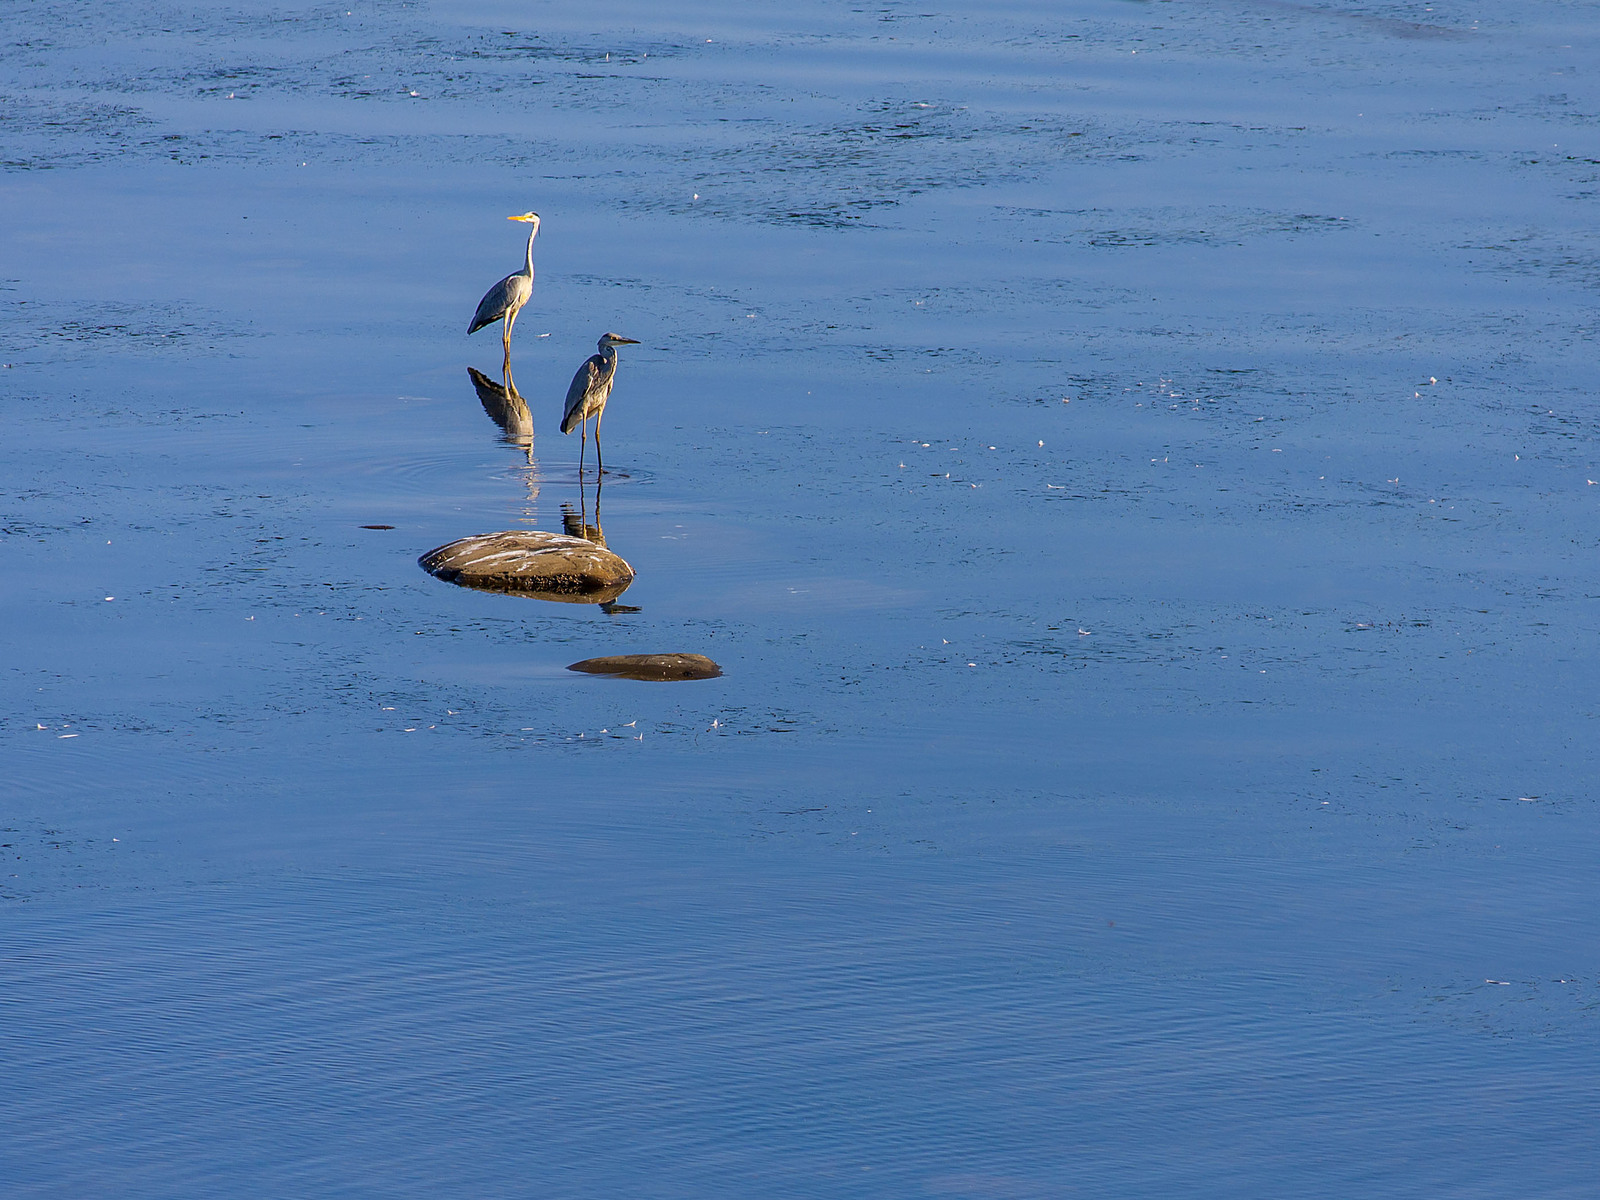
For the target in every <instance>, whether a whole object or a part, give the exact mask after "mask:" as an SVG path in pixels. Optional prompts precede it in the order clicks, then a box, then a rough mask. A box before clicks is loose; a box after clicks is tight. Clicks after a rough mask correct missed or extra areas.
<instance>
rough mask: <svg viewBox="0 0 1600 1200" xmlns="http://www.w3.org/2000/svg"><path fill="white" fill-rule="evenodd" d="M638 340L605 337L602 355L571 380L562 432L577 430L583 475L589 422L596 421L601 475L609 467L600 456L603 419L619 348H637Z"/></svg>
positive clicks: (596, 458)
mask: <svg viewBox="0 0 1600 1200" xmlns="http://www.w3.org/2000/svg"><path fill="white" fill-rule="evenodd" d="M638 344H639V342H638V340H637V339H635V338H625V337H623V336H622V335H621V334H618V333H607V334H603V335H602V336H601V338H600V352H599V353H598V354H591V355H590V356H589V359H588V361H587V362H585V363H584V364H583V366H581V367H579V368H578V373H577V374H576V375H574V376H573V377H572V386H571V387H569V388H568V389H567V411H566V412H565V413H563V414H562V416H561V432H562V433H571V432H572V431H573V430H574V429H576V430H578V431H579V433H578V437H579V439H580V440H579V442H578V473H579V474H580V475H581V474H583V451H584V446H585V445H586V443H587V441H588V437H589V426H588V421H589V418H590V417H593V418H594V461H595V463H596V464H597V465H598V467H599V469H600V471H601V473H604V472H605V469H606V464H605V462H604V461H603V460H602V459H601V457H600V418H601V417H603V416H604V415H605V411H606V401H607V400H609V399H610V398H611V385H612V383H613V382H614V381H615V380H616V378H617V347H618V346H637V345H638Z"/></svg>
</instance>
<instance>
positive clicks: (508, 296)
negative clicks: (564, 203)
mask: <svg viewBox="0 0 1600 1200" xmlns="http://www.w3.org/2000/svg"><path fill="white" fill-rule="evenodd" d="M506 220H508V221H523V222H526V223H527V224H528V225H529V226H531V228H530V229H529V230H528V260H527V263H526V264H525V265H524V266H523V268H522V270H520V271H517V272H516V273H515V274H512V275H507V276H506V277H505V278H504V279H502V280H501V281H500V282H499V283H497V284H495V285H494V286H493V287H492V288H490V289H489V290H488V291H487V292H485V293H484V294H483V299H482V300H479V301H478V311H477V312H475V313H473V314H472V324H471V325H468V326H467V333H468V335H469V336H470V335H471V334H474V333H477V332H478V330H480V329H482V328H483V327H484V326H485V325H493V324H494V323H495V322H496V321H498V320H500V319H501V318H504V319H505V332H504V335H503V336H502V338H501V340H502V341H503V342H504V343H505V347H506V361H505V369H506V370H508V371H509V370H510V369H511V327H512V326H513V325H515V324H516V323H517V313H519V312H521V311H522V306H523V305H524V304H526V303H527V302H528V297H529V296H531V295H533V239H534V238H536V237H538V236H539V214H538V213H536V212H525V213H522V214H520V215H519V216H515V217H507V218H506Z"/></svg>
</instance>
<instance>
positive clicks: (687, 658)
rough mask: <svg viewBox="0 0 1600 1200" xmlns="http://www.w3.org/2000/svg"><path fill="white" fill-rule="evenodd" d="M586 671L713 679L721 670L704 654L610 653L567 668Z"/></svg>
mask: <svg viewBox="0 0 1600 1200" xmlns="http://www.w3.org/2000/svg"><path fill="white" fill-rule="evenodd" d="M567 670H569V671H582V672H584V673H585V674H588V675H614V676H616V677H617V678H619V679H653V680H661V681H668V680H679V679H715V678H716V677H717V676H718V675H721V674H722V668H721V667H719V666H717V664H716V663H714V662H712V661H711V660H710V659H709V658H707V657H706V656H705V655H703V654H612V655H608V656H607V657H605V658H586V659H584V660H583V661H582V662H575V663H573V664H572V665H571V666H570V667H568V668H567Z"/></svg>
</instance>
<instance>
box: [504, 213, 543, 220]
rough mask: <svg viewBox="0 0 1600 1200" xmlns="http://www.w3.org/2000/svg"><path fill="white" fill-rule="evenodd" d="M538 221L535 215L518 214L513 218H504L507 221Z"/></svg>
mask: <svg viewBox="0 0 1600 1200" xmlns="http://www.w3.org/2000/svg"><path fill="white" fill-rule="evenodd" d="M538 219H539V217H538V215H537V214H535V213H518V214H517V215H516V216H514V217H507V218H506V220H508V221H537V220H538Z"/></svg>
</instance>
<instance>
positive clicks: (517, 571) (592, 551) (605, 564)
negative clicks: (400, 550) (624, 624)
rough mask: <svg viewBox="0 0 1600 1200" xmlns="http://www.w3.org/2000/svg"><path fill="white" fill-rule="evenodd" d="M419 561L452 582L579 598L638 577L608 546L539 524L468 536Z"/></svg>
mask: <svg viewBox="0 0 1600 1200" xmlns="http://www.w3.org/2000/svg"><path fill="white" fill-rule="evenodd" d="M417 562H418V563H420V564H421V566H422V569H423V570H424V571H426V572H428V574H430V575H432V576H434V577H435V578H438V579H442V580H444V581H445V582H446V583H455V584H460V585H461V586H462V587H470V588H477V589H478V590H479V591H485V592H504V593H508V594H511V595H516V596H530V597H533V598H535V599H540V600H560V601H566V602H568V603H573V604H604V603H607V602H608V601H611V600H615V599H616V598H617V597H618V596H620V595H622V593H623V592H625V591H626V590H627V589H628V585H629V584H630V583H632V582H633V568H632V567H630V566H629V565H628V564H627V563H626V562H625V561H624V560H623V559H622V557H621V556H620V555H618V554H615V553H613V552H612V551H610V550H607V549H606V548H605V547H604V546H597V545H596V544H595V543H593V542H590V541H586V540H585V539H583V538H575V537H567V536H566V535H564V534H560V533H544V532H542V531H541V530H537V529H526V530H524V529H511V530H506V531H505V532H503V533H480V534H476V535H474V536H473V537H465V538H462V539H460V540H459V541H455V542H451V543H450V544H449V545H448V546H440V547H439V548H438V549H437V550H430V551H428V552H427V553H426V554H424V555H423V556H422V557H421V558H419V559H418V560H417Z"/></svg>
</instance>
